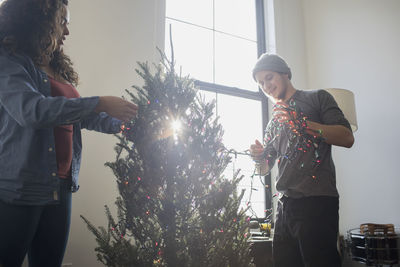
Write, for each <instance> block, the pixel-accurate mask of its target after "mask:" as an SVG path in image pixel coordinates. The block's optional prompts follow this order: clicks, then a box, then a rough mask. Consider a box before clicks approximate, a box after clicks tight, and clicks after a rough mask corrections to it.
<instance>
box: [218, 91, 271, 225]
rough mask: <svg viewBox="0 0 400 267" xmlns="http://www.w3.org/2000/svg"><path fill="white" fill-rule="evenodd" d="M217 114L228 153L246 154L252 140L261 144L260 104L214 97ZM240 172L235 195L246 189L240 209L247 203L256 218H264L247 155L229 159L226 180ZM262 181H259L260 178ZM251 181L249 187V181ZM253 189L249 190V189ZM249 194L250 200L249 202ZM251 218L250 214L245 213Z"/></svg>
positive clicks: (261, 196)
mask: <svg viewBox="0 0 400 267" xmlns="http://www.w3.org/2000/svg"><path fill="white" fill-rule="evenodd" d="M217 101H218V102H217V104H218V105H217V111H218V116H219V117H220V123H221V124H222V127H223V129H224V136H223V142H224V144H225V146H226V147H227V148H228V149H234V150H235V151H237V152H244V151H245V150H247V149H248V148H249V147H250V145H251V144H252V143H254V140H255V139H258V140H260V141H261V140H262V139H261V138H262V123H261V102H260V101H255V100H250V99H245V98H241V97H235V96H229V95H223V94H218V96H217ZM238 169H241V172H240V174H242V175H244V176H245V177H244V178H243V179H242V181H241V183H240V185H239V188H238V189H239V192H240V191H241V190H242V189H246V191H245V195H244V198H243V203H242V205H243V206H246V202H248V201H249V200H251V207H252V208H253V210H254V212H255V214H256V215H257V216H258V217H264V216H265V215H264V214H265V213H264V209H265V200H264V198H265V190H264V185H263V184H262V183H261V182H260V179H259V177H256V176H255V177H253V178H252V177H251V176H252V174H253V172H254V162H253V160H252V159H251V158H250V157H249V156H247V155H239V154H238V155H237V157H235V155H234V154H233V155H232V163H231V164H229V165H228V167H227V168H226V170H225V175H226V177H227V178H229V177H232V174H233V173H234V172H235V171H236V170H238ZM261 178H262V177H261ZM252 179H253V186H252V187H251V181H252ZM251 188H253V190H252V189H251ZM250 193H252V194H251V199H250ZM249 215H251V213H249Z"/></svg>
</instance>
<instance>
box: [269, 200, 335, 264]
mask: <svg viewBox="0 0 400 267" xmlns="http://www.w3.org/2000/svg"><path fill="white" fill-rule="evenodd" d="M338 230H339V199H338V198H336V197H306V198H301V199H293V198H286V197H284V198H282V199H281V200H280V201H278V213H277V217H276V222H275V230H274V239H273V245H272V247H273V260H274V266H275V267H338V266H341V260H340V256H339V253H338V250H337V237H338Z"/></svg>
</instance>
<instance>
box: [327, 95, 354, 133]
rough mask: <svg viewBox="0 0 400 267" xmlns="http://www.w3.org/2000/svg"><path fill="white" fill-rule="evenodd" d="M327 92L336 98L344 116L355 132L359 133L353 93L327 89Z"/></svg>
mask: <svg viewBox="0 0 400 267" xmlns="http://www.w3.org/2000/svg"><path fill="white" fill-rule="evenodd" d="M325 90H326V91H328V92H329V93H330V94H331V95H332V96H333V97H334V98H335V100H336V102H337V104H338V106H339V108H340V109H341V110H342V111H343V113H344V116H345V117H346V119H347V120H348V121H349V123H350V126H351V129H352V130H353V132H355V131H357V129H358V124H357V114H356V105H355V101H354V94H353V92H352V91H350V90H347V89H340V88H327V89H325Z"/></svg>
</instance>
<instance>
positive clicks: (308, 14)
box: [275, 0, 400, 266]
mask: <svg viewBox="0 0 400 267" xmlns="http://www.w3.org/2000/svg"><path fill="white" fill-rule="evenodd" d="M275 3H276V8H277V9H276V24H277V31H278V32H277V39H278V40H281V42H277V51H278V52H279V51H281V52H280V54H281V55H282V56H284V57H286V58H287V60H288V61H289V62H291V60H292V59H293V60H294V62H298V59H299V58H300V57H301V55H304V56H305V61H304V64H305V66H306V71H304V70H303V69H301V65H296V66H294V68H293V71H294V73H296V72H298V71H299V70H300V71H301V72H302V74H301V75H303V74H304V73H306V75H307V77H305V78H303V79H305V80H306V81H307V84H308V88H310V89H315V88H328V87H338V88H347V89H350V90H352V91H353V92H354V94H355V98H356V99H355V101H356V110H357V118H358V126H359V129H358V131H357V132H356V133H355V138H356V142H355V144H354V146H353V147H352V148H351V149H345V148H337V147H336V148H334V160H335V163H336V170H337V184H338V189H339V193H340V195H341V198H340V201H341V202H340V232H341V233H342V234H345V233H346V231H348V230H349V229H351V228H355V227H358V226H359V225H360V224H361V223H367V222H373V223H393V224H395V225H396V226H400V212H399V207H398V205H399V203H400V194H399V189H400V175H399V171H398V164H399V152H400V141H399V138H398V136H399V131H400V123H399V120H398V118H399V111H398V106H399V104H398V100H399V99H400V86H399V82H398V77H400V67H399V64H400V52H399V47H400V16H399V14H400V1H398V0H383V1H377V0H277V1H275ZM300 24H301V25H302V26H299V25H300ZM278 25H281V28H279V27H278ZM302 27H304V30H303V31H302V29H301V28H302ZM298 31H300V33H299V32H298ZM280 35H281V36H280ZM279 36H280V37H279ZM302 42H304V45H305V51H303V49H302V47H303V46H302V44H301V43H302ZM296 51H298V52H296ZM297 53H299V54H300V55H296V54H297ZM296 64H298V63H296ZM294 78H297V77H296V76H295V77H294ZM294 82H295V86H296V85H298V84H296V80H295V81H294ZM299 88H300V86H299ZM352 265H353V266H356V264H355V263H353V264H352Z"/></svg>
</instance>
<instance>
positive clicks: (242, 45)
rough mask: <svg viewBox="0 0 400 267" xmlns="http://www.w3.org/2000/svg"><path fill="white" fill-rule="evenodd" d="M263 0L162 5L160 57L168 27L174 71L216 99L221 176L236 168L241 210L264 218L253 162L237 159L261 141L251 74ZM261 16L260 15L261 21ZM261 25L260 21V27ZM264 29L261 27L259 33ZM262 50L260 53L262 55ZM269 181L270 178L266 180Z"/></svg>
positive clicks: (261, 105) (259, 99) (260, 104)
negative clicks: (227, 153) (226, 152)
mask: <svg viewBox="0 0 400 267" xmlns="http://www.w3.org/2000/svg"><path fill="white" fill-rule="evenodd" d="M262 2H263V1H262V0H253V1H251V0H201V1H199V0H166V31H165V35H166V38H165V40H166V44H165V47H166V49H165V53H166V54H167V55H170V39H169V35H170V26H171V29H172V40H173V46H174V56H175V60H176V66H177V67H182V74H183V75H186V74H189V75H190V76H191V77H192V78H194V79H196V80H197V85H198V86H199V88H200V93H201V94H203V95H205V96H206V99H216V103H217V105H216V110H215V113H216V115H217V116H219V117H220V122H221V124H222V126H223V128H224V137H223V142H224V144H225V146H226V147H227V148H228V149H232V150H233V151H236V152H238V153H236V154H235V153H232V163H231V164H230V166H228V168H227V169H226V176H227V177H231V176H232V173H233V172H234V171H235V170H237V169H241V172H240V173H241V174H243V175H245V177H244V179H243V180H242V182H241V184H240V188H239V190H241V189H242V188H244V189H246V193H245V196H244V198H243V203H242V205H244V206H245V205H247V202H248V201H249V200H250V205H251V207H252V210H251V211H249V215H253V216H256V217H259V218H263V217H265V212H266V211H265V210H266V208H269V205H268V203H267V205H266V195H268V194H266V191H265V186H264V183H265V182H264V177H257V176H252V174H253V171H254V163H253V162H252V160H251V159H250V157H249V156H247V155H242V154H241V152H245V150H247V149H248V148H249V146H250V144H252V143H253V142H254V140H255V139H258V140H262V135H263V128H264V127H265V123H266V121H267V118H266V117H263V114H264V116H266V115H267V114H266V113H267V112H262V111H263V110H266V105H267V104H266V103H267V101H266V99H265V98H264V97H263V96H262V95H261V93H260V92H259V89H258V87H257V85H256V83H255V82H254V81H253V78H252V75H251V70H252V68H253V65H254V63H255V61H256V59H257V57H258V55H259V54H260V52H264V51H265V48H264V47H263V45H262V44H264V43H265V42H264V41H262V42H261V43H262V44H261V45H260V41H259V40H265V34H264V33H262V34H261V35H260V34H259V35H257V32H263V30H260V29H258V30H257V27H260V25H261V26H262V27H263V8H262ZM260 14H261V16H260ZM260 21H261V22H260ZM262 29H263V28H262ZM263 50H264V51H263ZM268 179H269V178H268Z"/></svg>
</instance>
